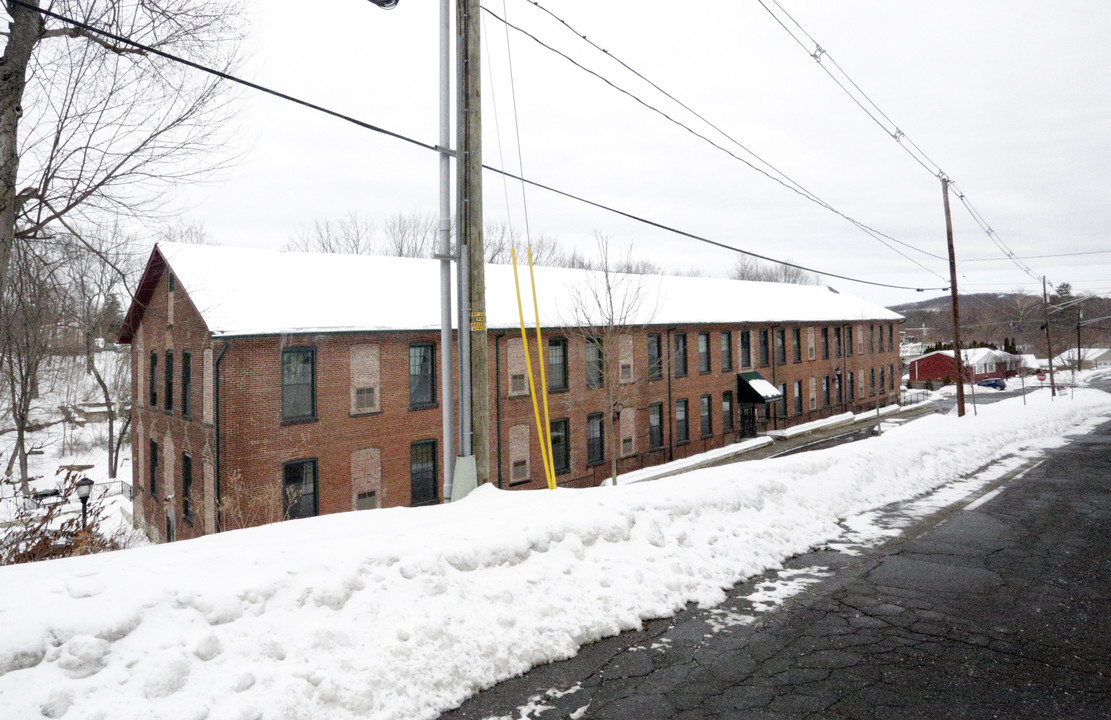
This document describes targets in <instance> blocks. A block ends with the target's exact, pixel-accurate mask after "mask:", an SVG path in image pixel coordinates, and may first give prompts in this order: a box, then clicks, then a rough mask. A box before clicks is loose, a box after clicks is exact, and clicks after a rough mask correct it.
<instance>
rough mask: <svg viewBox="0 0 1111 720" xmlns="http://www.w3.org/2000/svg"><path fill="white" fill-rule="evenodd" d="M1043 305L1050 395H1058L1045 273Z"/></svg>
mask: <svg viewBox="0 0 1111 720" xmlns="http://www.w3.org/2000/svg"><path fill="white" fill-rule="evenodd" d="M1042 307H1043V308H1044V310H1045V346H1046V352H1047V353H1048V355H1046V357H1048V358H1049V397H1050V398H1055V397H1057V383H1056V382H1055V381H1054V379H1053V341H1052V340H1051V339H1050V337H1049V292H1048V291H1047V290H1046V284H1045V275H1042Z"/></svg>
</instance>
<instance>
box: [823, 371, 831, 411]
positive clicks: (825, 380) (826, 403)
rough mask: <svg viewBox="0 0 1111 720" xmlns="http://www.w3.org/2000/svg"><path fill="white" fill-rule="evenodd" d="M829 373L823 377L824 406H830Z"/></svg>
mask: <svg viewBox="0 0 1111 720" xmlns="http://www.w3.org/2000/svg"><path fill="white" fill-rule="evenodd" d="M829 400H830V397H829V375H826V376H825V377H824V378H822V407H829Z"/></svg>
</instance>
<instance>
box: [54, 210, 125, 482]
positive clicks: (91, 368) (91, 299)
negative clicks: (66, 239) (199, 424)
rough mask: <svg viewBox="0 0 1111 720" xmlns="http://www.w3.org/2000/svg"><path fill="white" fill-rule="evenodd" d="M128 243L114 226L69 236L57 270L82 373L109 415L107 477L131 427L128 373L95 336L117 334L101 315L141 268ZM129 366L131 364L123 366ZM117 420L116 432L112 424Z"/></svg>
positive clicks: (115, 469) (119, 356)
mask: <svg viewBox="0 0 1111 720" xmlns="http://www.w3.org/2000/svg"><path fill="white" fill-rule="evenodd" d="M132 247H133V243H132V242H131V241H130V240H129V239H128V238H126V237H124V236H123V235H122V233H121V231H120V229H119V228H118V227H111V228H107V229H105V230H103V231H102V232H100V233H94V232H87V233H85V234H84V241H83V242H79V241H77V240H76V238H71V239H70V243H69V247H68V248H67V250H68V251H67V252H66V256H67V259H66V262H65V263H64V264H62V266H61V268H60V275H61V278H62V279H63V281H64V282H63V287H62V289H63V292H61V293H59V294H60V295H61V297H62V299H63V302H64V303H65V305H64V310H65V314H66V315H67V316H68V317H69V318H70V322H71V324H73V325H74V326H75V327H76V328H77V329H78V330H79V332H80V333H81V347H82V352H83V353H84V357H85V373H86V374H88V375H92V376H93V379H94V380H95V381H96V384H97V387H99V388H100V392H101V396H102V398H103V401H104V409H105V412H106V413H107V416H108V441H107V445H108V447H107V449H108V477H109V478H110V479H115V477H116V473H117V472H118V470H119V462H120V449H121V448H122V446H123V443H124V441H125V439H126V438H127V433H128V428H129V427H130V425H131V413H130V411H129V406H130V402H131V382H130V373H129V372H127V371H126V370H123V368H121V367H120V366H121V365H123V364H124V363H126V361H127V358H126V356H125V355H123V354H120V353H114V352H101V351H100V348H99V347H98V343H97V340H98V339H102V338H103V337H104V335H105V334H106V333H107V334H109V335H111V336H114V335H116V334H117V333H118V332H119V327H114V328H113V327H106V325H111V324H112V323H113V322H114V320H113V319H106V315H107V314H106V312H105V311H106V309H108V308H110V307H111V306H112V305H113V304H114V301H116V299H117V298H118V296H119V295H120V294H121V293H123V292H126V289H127V288H128V287H132V286H134V283H133V282H131V283H129V282H128V280H129V279H133V278H136V277H137V276H138V274H139V271H140V270H141V265H140V264H139V262H138V261H139V257H138V256H137V255H136V253H134V252H133V251H132V249H131V248H132ZM127 367H128V369H129V368H130V365H129V364H128V365H127ZM117 421H120V426H119V430H118V431H117V429H116V422H117Z"/></svg>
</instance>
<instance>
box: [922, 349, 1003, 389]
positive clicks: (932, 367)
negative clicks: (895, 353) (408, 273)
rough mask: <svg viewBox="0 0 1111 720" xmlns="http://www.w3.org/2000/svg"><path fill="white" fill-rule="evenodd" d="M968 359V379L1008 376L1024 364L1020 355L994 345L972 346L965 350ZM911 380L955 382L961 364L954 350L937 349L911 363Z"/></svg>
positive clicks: (965, 366)
mask: <svg viewBox="0 0 1111 720" xmlns="http://www.w3.org/2000/svg"><path fill="white" fill-rule="evenodd" d="M961 359H962V360H963V361H964V378H965V382H973V383H975V382H979V381H981V380H984V379H986V378H1006V377H1011V376H1012V375H1014V374H1015V373H1016V372H1017V371H1018V368H1020V367H1021V366H1022V358H1021V357H1020V356H1019V355H1012V354H1011V353H1006V352H1002V351H1000V350H992V349H990V348H968V349H965V350H962V351H961ZM908 374H909V376H910V381H911V382H926V381H932V382H943V383H951V382H954V381H955V380H956V378H957V376H958V373H957V363H956V361H955V360H954V355H953V351H952V350H935V351H934V352H930V353H926V354H925V355H920V356H918V357H916V358H914V359H913V360H911V361H910V362H909V363H908Z"/></svg>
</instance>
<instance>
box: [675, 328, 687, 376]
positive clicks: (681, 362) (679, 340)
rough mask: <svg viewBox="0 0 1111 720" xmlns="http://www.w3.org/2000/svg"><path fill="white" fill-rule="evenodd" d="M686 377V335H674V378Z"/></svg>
mask: <svg viewBox="0 0 1111 720" xmlns="http://www.w3.org/2000/svg"><path fill="white" fill-rule="evenodd" d="M686 376H687V334H686V333H675V377H677V378H678V377H686Z"/></svg>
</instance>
